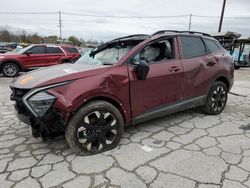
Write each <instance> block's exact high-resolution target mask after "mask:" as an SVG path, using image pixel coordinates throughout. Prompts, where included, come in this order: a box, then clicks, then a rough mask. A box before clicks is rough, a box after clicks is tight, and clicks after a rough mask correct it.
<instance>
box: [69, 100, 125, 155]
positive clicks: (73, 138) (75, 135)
mask: <svg viewBox="0 0 250 188" xmlns="http://www.w3.org/2000/svg"><path fill="white" fill-rule="evenodd" d="M98 115H99V117H98ZM105 116H106V117H105ZM123 128H124V125H123V118H122V115H121V113H120V112H119V110H118V109H117V108H116V107H115V106H113V105H112V104H110V103H108V102H106V101H93V102H90V103H87V104H86V105H84V106H82V107H81V108H80V109H79V110H78V111H77V112H76V113H75V114H74V115H73V117H72V118H71V119H70V121H69V123H68V125H67V128H66V131H65V137H66V140H67V143H68V145H69V146H70V148H71V149H72V150H73V151H74V152H76V153H77V154H81V155H93V154H97V153H101V152H104V151H107V150H111V149H113V148H115V147H116V146H117V145H118V144H119V142H120V140H121V137H122V134H123ZM109 129H110V130H109ZM85 140H86V141H85ZM84 141H85V142H84ZM107 141H109V142H110V143H107ZM80 142H81V143H80ZM90 143H91V144H90ZM89 145H90V146H89Z"/></svg>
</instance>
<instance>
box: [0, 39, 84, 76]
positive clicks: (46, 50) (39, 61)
mask: <svg viewBox="0 0 250 188" xmlns="http://www.w3.org/2000/svg"><path fill="white" fill-rule="evenodd" d="M79 57H80V53H79V52H78V50H77V49H76V48H75V47H73V46H68V45H46V44H38V45H31V46H28V47H26V48H24V49H22V50H20V51H19V52H17V53H16V54H15V53H9V54H1V55H0V73H2V74H3V75H4V76H7V77H13V76H17V75H18V74H19V72H21V71H22V72H23V71H27V70H30V69H35V68H38V67H46V66H51V65H57V64H61V63H70V62H75V61H76V60H77V59H79Z"/></svg>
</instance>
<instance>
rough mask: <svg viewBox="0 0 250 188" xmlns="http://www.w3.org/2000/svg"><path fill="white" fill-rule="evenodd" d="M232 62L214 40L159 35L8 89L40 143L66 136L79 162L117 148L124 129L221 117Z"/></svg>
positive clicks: (118, 43) (128, 41)
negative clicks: (197, 115) (178, 116)
mask: <svg viewBox="0 0 250 188" xmlns="http://www.w3.org/2000/svg"><path fill="white" fill-rule="evenodd" d="M233 78H234V68H233V58H232V57H231V56H230V54H229V53H228V52H227V51H226V50H225V49H224V48H223V47H222V46H221V45H220V44H219V42H218V41H217V40H216V39H214V38H212V37H211V36H210V35H208V34H205V33H199V32H180V31H168V30H164V31H159V32H156V33H155V34H153V35H151V36H147V35H132V36H127V37H123V38H118V39H115V40H112V41H110V42H107V43H105V44H103V45H101V46H99V47H97V48H95V49H94V50H92V51H91V52H90V53H85V54H84V55H83V56H82V57H81V58H80V59H79V60H78V61H77V62H76V63H74V64H63V65H57V66H53V67H51V68H45V69H40V70H37V71H32V72H30V73H28V74H25V75H22V76H20V77H18V78H17V79H15V80H14V81H13V82H12V83H11V85H10V88H11V90H12V94H11V100H14V101H15V109H16V111H17V113H16V114H17V116H18V118H19V119H20V120H21V121H23V122H25V123H28V124H30V125H31V129H32V134H33V136H34V137H40V136H42V137H47V136H51V137H54V136H56V135H59V134H63V133H64V131H65V137H66V140H67V142H68V144H69V146H70V147H71V148H72V150H74V151H75V152H76V153H78V154H83V155H90V154H96V153H99V152H103V151H106V150H110V149H112V148H114V147H116V146H117V145H118V144H119V141H120V139H121V137H122V133H123V129H124V125H131V124H138V123H141V122H144V121H147V120H150V119H153V118H157V117H160V116H164V115H166V114H170V113H174V112H177V111H180V110H186V109H189V108H194V107H201V109H202V110H203V111H204V112H205V113H206V114H209V115H217V114H220V113H221V112H222V111H223V109H224V108H225V105H226V102H227V94H228V92H229V90H230V88H231V87H232V85H233Z"/></svg>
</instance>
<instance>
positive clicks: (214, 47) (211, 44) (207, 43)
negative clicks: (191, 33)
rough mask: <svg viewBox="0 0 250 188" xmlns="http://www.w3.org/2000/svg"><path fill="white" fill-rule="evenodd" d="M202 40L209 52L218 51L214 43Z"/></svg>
mask: <svg viewBox="0 0 250 188" xmlns="http://www.w3.org/2000/svg"><path fill="white" fill-rule="evenodd" d="M203 40H204V42H205V43H206V45H207V48H208V50H209V51H210V52H215V51H217V50H219V49H220V48H219V46H218V45H217V44H216V43H215V42H214V41H212V40H209V39H203Z"/></svg>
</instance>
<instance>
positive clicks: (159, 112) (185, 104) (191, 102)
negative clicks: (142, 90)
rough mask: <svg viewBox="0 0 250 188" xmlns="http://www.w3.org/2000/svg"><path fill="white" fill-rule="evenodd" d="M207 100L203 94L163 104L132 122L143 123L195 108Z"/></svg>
mask: <svg viewBox="0 0 250 188" xmlns="http://www.w3.org/2000/svg"><path fill="white" fill-rule="evenodd" d="M205 102H206V95H202V96H199V97H195V98H192V99H188V100H181V101H179V102H176V103H171V104H167V105H162V106H160V107H157V108H154V109H151V110H148V111H146V112H144V113H143V114H141V115H139V116H137V117H135V118H134V119H133V120H132V124H133V125H134V124H138V123H142V122H144V121H148V120H151V119H155V118H158V117H162V116H165V115H168V114H173V113H175V112H179V111H183V110H187V109H190V108H194V107H197V106H202V105H204V104H205Z"/></svg>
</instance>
